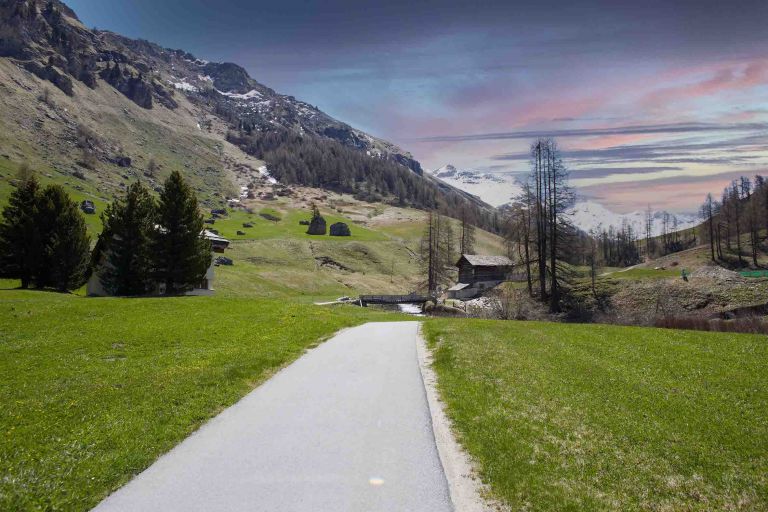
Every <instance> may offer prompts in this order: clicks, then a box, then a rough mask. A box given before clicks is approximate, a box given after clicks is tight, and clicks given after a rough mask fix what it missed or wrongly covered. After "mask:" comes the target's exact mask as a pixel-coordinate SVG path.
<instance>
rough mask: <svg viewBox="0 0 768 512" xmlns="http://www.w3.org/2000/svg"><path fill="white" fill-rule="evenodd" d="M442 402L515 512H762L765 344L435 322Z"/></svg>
mask: <svg viewBox="0 0 768 512" xmlns="http://www.w3.org/2000/svg"><path fill="white" fill-rule="evenodd" d="M425 332H426V334H427V336H428V338H429V342H430V344H431V346H432V347H433V348H434V350H435V368H436V371H437V374H438V378H439V388H440V393H441V395H442V397H443V399H444V400H445V402H446V403H447V406H448V413H449V416H450V417H451V419H452V420H453V422H454V424H455V427H456V429H457V431H458V434H459V437H460V440H461V442H462V443H463V445H464V446H465V447H466V448H467V450H468V451H469V452H470V454H472V455H473V456H474V457H475V458H476V459H477V460H478V461H479V466H480V475H481V477H482V479H483V481H485V482H487V483H488V484H490V488H491V492H492V494H493V496H494V497H497V498H499V499H501V500H502V501H504V502H505V503H507V504H508V505H509V506H510V508H511V509H512V510H531V511H547V510H558V511H560V510H574V511H575V510H702V511H704V510H755V511H756V510H768V481H767V480H766V477H765V475H766V474H768V423H766V422H765V411H766V408H768V377H767V376H768V345H766V343H765V337H763V336H751V335H738V334H736V335H731V334H719V333H700V332H688V331H672V330H662V329H646V328H635V327H615V326H594V325H568V324H547V323H529V322H499V321H482V320H471V321H467V320H430V321H428V322H427V323H426V324H425Z"/></svg>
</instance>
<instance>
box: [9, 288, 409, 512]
mask: <svg viewBox="0 0 768 512" xmlns="http://www.w3.org/2000/svg"><path fill="white" fill-rule="evenodd" d="M400 318H402V317H401V316H400V315H393V314H387V313H382V312H376V311H373V310H365V309H361V308H354V307H351V306H350V307H337V308H319V307H315V306H310V305H301V304H296V303H294V302H292V301H286V300H282V301H276V300H266V299H248V300H246V299H221V298H203V297H182V298H162V299H161V298H151V299H85V298H81V297H76V296H69V295H58V294H53V293H45V292H25V291H8V290H2V291H0V326H2V328H0V403H2V404H3V407H2V408H0V475H2V477H1V478H0V510H88V509H90V508H91V507H93V506H94V505H96V504H97V503H98V502H99V501H100V500H101V499H102V498H104V497H105V496H106V495H107V494H109V493H110V492H111V491H112V490H114V489H116V488H118V487H120V486H121V485H122V484H124V483H126V482H127V481H128V480H129V479H130V478H131V476H132V475H134V474H136V473H138V472H140V471H141V470H143V469H144V468H146V467H147V466H149V465H150V464H151V463H152V462H153V461H154V460H155V459H156V458H157V457H158V456H159V455H161V454H162V453H164V452H166V451H168V450H169V449H170V448H171V447H173V446H174V445H176V444H177V443H178V442H179V441H181V440H182V439H184V438H185V437H186V436H188V435H189V434H190V433H192V432H193V431H194V430H195V429H197V428H198V427H199V426H200V424H201V423H203V422H204V421H205V420H207V419H209V418H211V417H212V416H214V415H215V414H216V413H218V412H219V411H221V410H222V409H223V408H225V407H227V406H229V405H231V404H232V403H234V402H235V401H237V400H238V399H239V398H240V397H242V396H243V395H244V394H246V393H247V392H248V391H249V390H251V389H252V388H253V387H255V386H256V385H258V384H259V383H261V382H263V381H264V380H266V379H267V378H268V377H269V376H270V375H272V374H273V373H274V371H275V370H277V369H279V368H280V367H282V366H284V365H285V364H287V363H289V362H290V361H292V360H294V359H296V358H297V357H299V356H300V355H301V354H302V353H303V351H304V350H305V349H307V348H308V347H311V346H312V345H313V344H315V343H317V341H318V340H319V339H322V338H325V337H328V336H330V335H331V334H333V333H334V332H335V331H337V330H338V329H341V328H344V327H349V326H352V325H356V324H360V323H363V322H365V321H369V320H388V319H400Z"/></svg>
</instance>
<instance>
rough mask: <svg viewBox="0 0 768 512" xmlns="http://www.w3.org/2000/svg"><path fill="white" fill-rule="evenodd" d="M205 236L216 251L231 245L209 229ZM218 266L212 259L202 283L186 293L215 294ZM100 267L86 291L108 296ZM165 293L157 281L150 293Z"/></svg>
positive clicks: (89, 281)
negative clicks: (215, 269) (214, 286)
mask: <svg viewBox="0 0 768 512" xmlns="http://www.w3.org/2000/svg"><path fill="white" fill-rule="evenodd" d="M202 234H203V236H204V237H205V238H207V239H208V240H210V241H211V250H212V251H213V252H216V253H223V252H224V250H225V249H226V248H227V247H229V240H227V239H226V238H224V237H222V236H219V235H217V234H216V233H212V232H210V231H208V230H207V229H206V230H204V231H203V233H202ZM105 264H106V262H105V260H104V255H103V254H102V255H100V265H105ZM215 266H216V258H212V259H211V265H210V266H209V267H208V270H206V272H205V276H204V277H203V279H202V280H201V281H200V283H199V284H198V285H197V286H195V287H194V288H193V289H192V290H190V291H188V292H186V293H185V295H213V292H214V289H213V281H214V279H215V278H216V274H215V271H214V268H215ZM99 274H100V272H99V269H96V270H94V272H93V273H92V274H91V277H90V278H89V279H88V282H87V283H86V285H85V289H86V293H87V294H88V295H89V296H93V297H107V296H109V295H110V293H109V292H108V291H107V290H106V289H104V286H103V285H102V284H101V279H100V278H99ZM164 293H165V283H157V286H156V287H155V289H154V290H153V291H152V293H150V295H162V294H164Z"/></svg>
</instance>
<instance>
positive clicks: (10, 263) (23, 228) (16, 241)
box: [0, 167, 43, 288]
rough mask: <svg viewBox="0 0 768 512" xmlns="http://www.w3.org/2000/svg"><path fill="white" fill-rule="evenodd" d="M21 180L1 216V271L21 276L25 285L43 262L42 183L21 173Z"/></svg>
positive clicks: (7, 274)
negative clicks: (39, 210) (38, 225)
mask: <svg viewBox="0 0 768 512" xmlns="http://www.w3.org/2000/svg"><path fill="white" fill-rule="evenodd" d="M20 178H21V184H20V185H19V187H18V188H17V189H16V190H14V191H13V192H12V193H11V196H10V198H9V199H8V205H7V206H6V207H5V208H4V209H3V213H2V220H0V274H2V276H3V277H5V278H9V279H20V280H21V287H22V288H28V287H29V285H30V284H31V283H32V280H33V278H34V275H35V273H36V271H37V269H38V268H39V266H40V263H41V262H40V259H41V257H42V252H43V251H42V244H41V239H40V233H39V231H38V229H37V228H36V226H35V221H36V218H37V206H38V199H39V196H40V183H39V182H38V181H37V179H36V178H35V177H34V176H32V175H26V167H23V168H22V172H21V174H20Z"/></svg>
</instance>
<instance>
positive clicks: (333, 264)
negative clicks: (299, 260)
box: [315, 256, 354, 272]
mask: <svg viewBox="0 0 768 512" xmlns="http://www.w3.org/2000/svg"><path fill="white" fill-rule="evenodd" d="M315 261H317V263H318V265H320V266H321V267H327V268H331V269H333V270H343V271H345V272H354V269H351V268H349V267H348V266H346V265H344V264H342V263H339V262H338V261H336V260H334V259H333V258H330V257H328V256H315Z"/></svg>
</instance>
